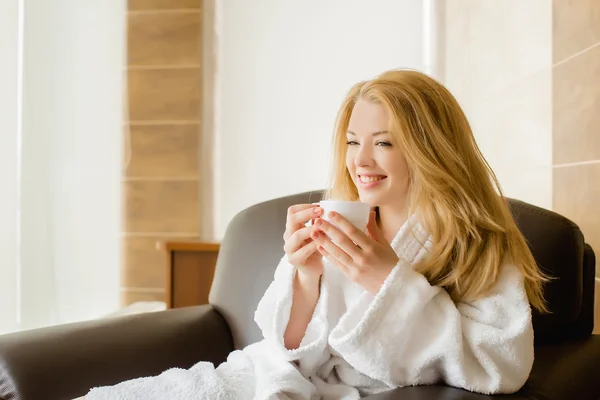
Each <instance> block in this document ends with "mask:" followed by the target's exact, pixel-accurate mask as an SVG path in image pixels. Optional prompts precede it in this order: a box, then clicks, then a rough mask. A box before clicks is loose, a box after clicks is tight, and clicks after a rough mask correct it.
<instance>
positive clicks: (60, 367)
mask: <svg viewBox="0 0 600 400" xmlns="http://www.w3.org/2000/svg"><path fill="white" fill-rule="evenodd" d="M231 351H233V341H232V338H231V332H230V330H229V327H228V326H227V323H226V322H225V320H224V319H223V317H222V316H221V315H220V314H219V313H218V312H217V311H216V310H215V309H213V308H212V307H211V306H197V307H188V308H179V309H174V310H168V311H161V312H154V313H147V314H138V315H131V316H125V317H118V318H109V319H103V320H95V321H89V322H81V323H75V324H68V325H60V326H54V327H49V328H42V329H36V330H31V331H23V332H18V333H12V334H8V335H3V336H0V400H13V399H19V400H36V399H47V400H54V399H56V400H58V399H72V398H75V397H78V396H83V395H84V394H86V393H87V391H88V390H89V389H91V388H92V387H94V386H104V385H113V384H116V383H118V382H121V381H124V380H128V379H133V378H137V377H142V376H152V375H158V374H160V373H161V372H162V371H164V370H166V369H168V368H172V367H180V368H189V367H191V366H192V365H194V364H195V363H197V362H199V361H210V362H213V363H215V364H216V365H218V364H220V363H221V362H223V361H225V360H226V358H227V355H228V354H229V353H230V352H231Z"/></svg>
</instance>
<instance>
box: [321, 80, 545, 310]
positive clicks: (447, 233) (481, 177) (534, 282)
mask: <svg viewBox="0 0 600 400" xmlns="http://www.w3.org/2000/svg"><path fill="white" fill-rule="evenodd" d="M359 98H362V99H365V100H368V101H371V102H375V103H377V104H380V105H381V106H383V107H384V108H385V109H386V111H387V112H388V115H389V116H390V122H389V124H390V126H389V132H390V134H391V136H392V143H393V144H394V145H396V146H398V147H399V148H400V149H402V151H403V153H404V156H405V157H406V160H407V163H408V166H409V176H410V185H409V195H408V211H409V214H411V213H413V212H417V213H418V215H419V218H420V221H421V223H423V224H424V225H425V227H426V228H427V230H428V231H429V233H430V234H431V235H432V238H433V247H432V249H431V252H430V255H429V257H428V258H427V259H426V260H425V261H424V262H423V263H421V264H420V265H417V266H416V267H415V269H416V270H417V271H419V272H420V273H422V274H423V275H424V276H425V277H426V278H427V279H428V280H429V282H430V283H431V284H432V285H437V286H441V287H443V288H444V289H446V290H447V291H448V293H449V294H450V296H451V297H452V299H453V300H454V301H461V300H469V299H476V298H480V297H482V296H484V295H485V294H486V292H487V291H488V290H489V289H490V288H491V286H492V285H493V284H494V283H495V282H496V280H497V278H498V274H499V272H500V267H501V265H502V264H503V263H504V262H506V261H507V259H506V257H508V258H509V259H510V262H511V263H513V264H514V265H515V266H516V267H517V268H518V269H519V270H520V271H521V273H522V274H523V276H524V279H525V289H526V292H527V296H528V298H529V302H530V304H531V305H532V307H534V308H535V309H537V310H539V311H541V312H545V311H547V307H546V304H545V301H544V298H543V293H542V285H543V283H544V282H545V281H546V280H547V277H545V276H544V275H543V274H542V272H541V271H540V270H539V268H538V266H537V264H536V262H535V260H534V258H533V255H532V254H531V251H530V250H529V247H528V246H527V243H526V241H525V239H524V237H523V235H522V234H521V232H520V231H519V229H518V228H517V225H516V223H515V221H514V219H513V217H512V214H511V212H510V209H509V207H508V204H507V201H506V199H505V197H504V196H503V194H502V190H501V188H500V185H499V183H498V179H497V178H496V176H495V174H494V172H493V171H492V169H491V168H490V166H489V164H488V163H487V161H486V160H485V158H484V157H483V155H482V154H481V151H480V149H479V147H478V146H477V143H476V142H475V138H474V137H473V133H472V131H471V127H470V126H469V122H468V121H467V118H466V116H465V114H464V113H463V111H462V109H461V107H460V105H459V104H458V102H457V101H456V99H455V98H454V96H453V95H452V94H451V93H450V92H449V91H448V90H447V89H446V88H445V87H444V86H442V85H441V84H440V83H438V82H437V81H435V80H434V79H432V78H430V77H428V76H427V75H425V74H423V73H420V72H417V71H413V70H392V71H387V72H384V73H383V74H381V75H380V76H378V77H376V78H375V79H372V80H368V81H363V82H359V83H358V84H356V85H354V86H353V87H352V89H351V90H350V92H349V93H348V95H347V96H346V99H345V100H344V102H343V104H342V106H341V108H340V111H339V114H338V118H337V121H336V127H335V133H334V155H333V169H332V170H333V174H332V182H331V185H330V189H329V191H328V193H327V194H326V196H327V197H329V198H335V199H340V200H357V199H358V191H357V189H356V186H355V185H354V183H353V182H352V178H351V177H350V174H349V173H348V170H347V168H346V163H345V158H346V149H347V145H346V133H347V130H348V123H349V120H350V115H351V113H352V109H353V107H354V105H355V104H356V101H357V100H358V99H359Z"/></svg>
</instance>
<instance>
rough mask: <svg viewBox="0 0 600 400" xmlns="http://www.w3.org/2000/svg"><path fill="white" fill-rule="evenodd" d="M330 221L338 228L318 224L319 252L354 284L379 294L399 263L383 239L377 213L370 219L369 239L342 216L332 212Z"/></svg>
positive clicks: (328, 224) (318, 222) (316, 230)
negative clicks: (376, 216)
mask: <svg viewBox="0 0 600 400" xmlns="http://www.w3.org/2000/svg"><path fill="white" fill-rule="evenodd" d="M329 218H330V219H331V221H333V222H334V223H335V225H336V226H337V227H338V228H336V227H335V226H333V225H332V224H330V223H329V222H327V221H325V220H323V219H321V218H319V219H317V220H316V221H315V227H316V228H317V229H315V231H314V232H313V235H312V238H313V240H314V242H315V243H317V244H318V247H317V249H318V251H319V252H320V253H321V254H323V256H324V257H325V258H327V259H328V260H329V261H330V262H331V263H332V264H333V265H335V266H337V267H338V268H339V269H341V270H342V272H343V273H344V274H346V275H347V276H348V277H349V278H350V279H351V280H352V281H354V282H356V283H358V284H359V285H361V286H362V287H363V288H365V289H366V290H367V291H369V292H370V293H371V294H373V295H375V294H377V292H378V291H379V289H380V288H381V285H383V282H384V281H385V279H386V278H387V277H388V275H389V274H390V272H391V271H392V269H394V266H396V264H397V263H398V260H399V259H398V256H397V255H396V252H395V251H394V249H393V248H392V247H391V246H390V244H389V243H388V242H387V241H386V240H385V239H384V238H383V234H382V233H381V231H380V230H379V227H378V226H377V222H376V220H375V212H371V216H370V218H369V224H368V225H367V232H368V235H367V234H365V233H363V232H361V231H360V230H358V229H357V228H356V227H355V226H354V225H352V224H351V223H350V222H348V220H346V219H345V218H344V217H342V216H341V215H339V214H338V213H335V212H330V213H329Z"/></svg>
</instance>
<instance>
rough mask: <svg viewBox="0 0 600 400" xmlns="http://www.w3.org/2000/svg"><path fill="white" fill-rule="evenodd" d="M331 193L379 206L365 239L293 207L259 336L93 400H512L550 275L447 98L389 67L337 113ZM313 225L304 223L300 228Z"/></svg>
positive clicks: (523, 375) (317, 211) (101, 392)
mask: <svg viewBox="0 0 600 400" xmlns="http://www.w3.org/2000/svg"><path fill="white" fill-rule="evenodd" d="M334 144H335V146H334V148H335V152H334V157H333V160H334V165H333V174H332V183H331V187H330V190H329V193H328V197H331V198H334V199H340V200H360V201H363V202H366V203H369V204H370V205H371V206H372V207H373V209H374V211H373V212H372V215H371V220H370V222H369V225H368V228H367V232H366V233H363V232H361V231H358V230H357V229H356V228H354V227H353V226H352V225H351V224H350V223H349V222H348V221H346V220H344V218H342V217H341V216H340V215H330V216H329V217H331V218H332V220H333V221H334V222H335V224H336V226H338V227H339V228H335V227H334V226H333V225H332V224H330V223H328V222H327V221H325V220H324V219H322V218H321V217H323V210H322V209H321V208H319V207H318V206H317V205H312V204H301V205H296V206H293V207H291V208H290V210H289V211H288V218H287V226H286V232H285V235H284V239H285V246H284V250H285V253H286V254H285V256H284V257H283V259H282V260H281V263H280V265H279V266H278V268H277V271H276V272H275V279H274V280H273V282H272V284H271V285H270V286H269V288H268V290H267V292H266V293H265V295H264V297H263V298H262V300H261V301H260V303H259V306H258V309H257V310H256V314H255V320H256V322H257V324H258V325H259V326H260V328H261V329H262V332H263V335H264V339H263V340H262V341H260V342H258V343H255V344H252V345H250V346H248V347H246V348H245V349H243V350H240V351H235V352H234V353H232V354H231V355H230V356H229V358H228V361H227V362H226V363H223V364H221V365H220V366H219V367H218V368H216V369H215V368H214V366H213V365H211V364H209V363H205V362H201V363H198V364H196V365H195V366H194V367H192V368H191V369H190V370H169V371H166V372H164V373H163V374H161V375H159V376H158V377H152V378H142V379H136V380H133V381H127V382H123V383H121V384H119V385H116V386H112V387H104V388H97V389H94V390H92V391H91V392H90V393H89V394H88V396H87V398H88V399H138V398H139V399H142V398H143V399H159V398H160V399H162V398H171V399H184V398H186V399H195V398H197V399H222V398H223V399H252V398H254V399H307V400H308V399H331V400H333V399H335V400H340V399H346V400H350V399H359V398H361V397H364V396H366V395H370V394H374V393H379V392H382V391H386V390H389V389H392V388H396V387H402V386H408V385H424V384H433V383H440V382H442V383H445V384H447V385H451V386H455V387H459V388H464V389H466V390H470V391H475V392H480V393H488V394H492V393H494V394H495V393H512V392H516V391H518V390H519V389H520V388H521V387H522V386H523V384H524V383H525V381H526V380H527V378H528V376H529V373H530V370H531V367H532V363H533V358H534V354H533V328H532V322H531V308H532V307H533V308H536V309H538V310H540V311H542V312H543V311H545V304H544V299H543V296H542V283H543V282H544V281H545V277H544V276H543V275H542V274H541V273H540V271H539V270H538V268H537V266H536V263H535V261H534V259H533V257H532V255H531V253H530V251H529V249H528V247H527V245H526V243H525V241H524V239H523V237H522V235H521V233H520V232H519V230H518V229H517V227H516V225H515V222H514V221H513V219H512V217H511V213H510V212H509V209H508V207H507V204H506V202H505V199H504V198H503V196H502V194H501V191H500V188H499V187H498V183H497V181H496V178H495V176H494V174H493V172H492V171H491V169H490V168H489V166H488V164H487V163H486V161H485V160H484V158H483V156H482V155H481V153H480V151H479V149H478V147H477V144H476V143H475V140H474V138H473V134H472V132H471V129H470V127H469V124H468V122H467V119H466V117H465V115H464V114H463V112H462V111H461V108H460V107H459V105H458V103H457V102H456V100H455V99H454V97H453V96H452V95H451V94H450V93H449V92H448V90H446V89H445V88H444V87H443V86H442V85H441V84H439V83H438V82H436V81H434V80H433V79H431V78H430V77H428V76H426V75H424V74H422V73H419V72H416V71H410V70H394V71H388V72H385V73H383V74H381V75H380V76H378V77H376V78H374V79H372V80H369V81H365V82H360V83H358V84H356V85H355V86H354V87H353V88H352V89H351V90H350V92H349V93H348V95H347V97H346V99H345V101H344V102H343V104H342V107H341V110H340V112H339V116H338V120H337V124H336V129H335V133H334ZM309 220H315V223H314V224H312V225H310V226H306V225H305V224H306V222H307V221H309Z"/></svg>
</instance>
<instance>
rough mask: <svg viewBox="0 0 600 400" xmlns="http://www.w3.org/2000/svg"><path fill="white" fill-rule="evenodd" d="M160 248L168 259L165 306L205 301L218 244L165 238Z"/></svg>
mask: <svg viewBox="0 0 600 400" xmlns="http://www.w3.org/2000/svg"><path fill="white" fill-rule="evenodd" d="M159 247H160V248H161V249H162V250H164V251H165V252H166V259H167V279H166V287H165V289H166V303H167V308H178V307H188V306H195V305H201V304H208V294H209V292H210V286H211V284H212V280H213V276H214V272H215V265H216V263H217V256H218V254H219V247H220V246H219V243H213V242H182V241H167V242H161V243H159Z"/></svg>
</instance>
